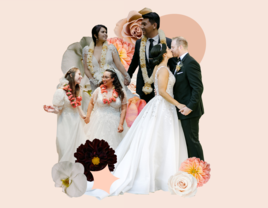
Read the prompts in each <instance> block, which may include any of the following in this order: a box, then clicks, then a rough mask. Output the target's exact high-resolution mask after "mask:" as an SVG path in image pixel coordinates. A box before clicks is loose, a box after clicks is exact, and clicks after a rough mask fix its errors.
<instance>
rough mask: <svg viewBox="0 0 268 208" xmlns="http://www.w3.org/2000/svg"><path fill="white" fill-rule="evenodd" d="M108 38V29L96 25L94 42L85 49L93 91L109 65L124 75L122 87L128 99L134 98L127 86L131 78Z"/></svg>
mask: <svg viewBox="0 0 268 208" xmlns="http://www.w3.org/2000/svg"><path fill="white" fill-rule="evenodd" d="M107 37H108V36H107V27H105V26H104V25H96V26H94V27H93V29H92V39H93V41H92V42H91V43H90V45H89V46H85V47H84V48H83V63H84V71H85V74H86V75H87V77H88V78H89V80H90V86H91V89H92V90H93V91H94V90H95V89H96V88H97V87H98V84H99V83H100V82H101V80H102V75H103V73H104V65H105V64H109V65H110V66H111V67H112V68H115V69H118V70H119V71H120V72H121V74H122V75H123V77H124V78H123V79H124V85H123V86H122V87H123V88H124V90H125V92H126V93H127V96H128V99H129V98H131V97H134V94H132V93H131V92H130V90H129V89H128V88H127V87H126V86H125V85H129V83H130V81H131V80H130V77H129V75H128V73H127V71H126V69H125V68H124V66H123V65H122V63H121V61H120V57H119V54H118V51H117V49H116V47H115V46H114V45H113V44H110V45H109V44H108V42H107Z"/></svg>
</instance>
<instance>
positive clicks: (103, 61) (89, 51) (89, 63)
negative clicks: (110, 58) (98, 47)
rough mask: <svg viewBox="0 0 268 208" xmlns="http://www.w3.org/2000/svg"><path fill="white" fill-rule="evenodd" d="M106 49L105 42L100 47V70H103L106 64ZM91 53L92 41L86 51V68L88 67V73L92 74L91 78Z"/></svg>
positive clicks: (92, 48)
mask: <svg viewBox="0 0 268 208" xmlns="http://www.w3.org/2000/svg"><path fill="white" fill-rule="evenodd" d="M107 49H108V42H107V41H105V42H104V43H103V45H102V51H101V66H100V67H101V68H102V69H103V67H104V65H105V62H106V60H105V59H106V53H107ZM93 53H94V41H91V43H90V45H89V49H88V55H87V67H88V69H89V71H90V73H91V74H92V76H94V71H93V64H92V58H93ZM98 81H99V80H98Z"/></svg>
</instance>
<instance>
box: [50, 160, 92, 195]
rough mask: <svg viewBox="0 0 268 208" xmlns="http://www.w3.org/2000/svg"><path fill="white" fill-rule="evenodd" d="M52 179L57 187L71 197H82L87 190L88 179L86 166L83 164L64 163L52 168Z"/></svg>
mask: <svg viewBox="0 0 268 208" xmlns="http://www.w3.org/2000/svg"><path fill="white" fill-rule="evenodd" d="M52 178H53V181H54V182H55V186H56V187H61V188H62V191H63V192H64V193H66V194H67V195H68V196H70V197H79V196H82V195H83V194H84V193H85V192H86V189H87V177H86V176H85V175H84V166H83V165H82V164H81V163H71V162H68V161H63V162H59V163H57V164H55V165H54V166H53V168H52Z"/></svg>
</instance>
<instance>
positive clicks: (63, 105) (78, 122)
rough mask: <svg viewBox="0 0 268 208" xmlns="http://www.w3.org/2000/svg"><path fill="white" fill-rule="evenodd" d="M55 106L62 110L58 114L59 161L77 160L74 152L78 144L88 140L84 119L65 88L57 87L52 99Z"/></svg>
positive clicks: (57, 139) (57, 141)
mask: <svg viewBox="0 0 268 208" xmlns="http://www.w3.org/2000/svg"><path fill="white" fill-rule="evenodd" d="M52 104H53V107H54V108H56V109H58V110H59V111H60V112H59V113H58V115H57V138H56V144H57V152H58V155H59V159H58V161H59V162H61V161H70V162H73V163H74V162H75V157H74V153H75V152H76V149H77V147H78V146H80V145H81V144H82V143H83V144H84V143H85V141H86V135H85V133H84V129H83V125H82V121H83V120H82V119H81V117H80V115H79V112H78V109H77V108H73V107H72V106H71V104H70V101H69V99H68V97H67V95H66V92H65V91H64V90H63V89H57V90H56V92H55V94H54V96H53V101H52Z"/></svg>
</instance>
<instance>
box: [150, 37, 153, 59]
mask: <svg viewBox="0 0 268 208" xmlns="http://www.w3.org/2000/svg"><path fill="white" fill-rule="evenodd" d="M149 41H150V46H149V58H152V56H151V53H150V52H151V50H152V48H153V46H154V45H153V42H154V39H152V38H150V39H149Z"/></svg>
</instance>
